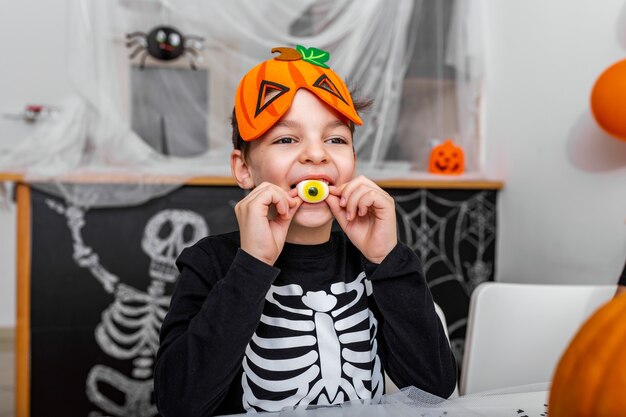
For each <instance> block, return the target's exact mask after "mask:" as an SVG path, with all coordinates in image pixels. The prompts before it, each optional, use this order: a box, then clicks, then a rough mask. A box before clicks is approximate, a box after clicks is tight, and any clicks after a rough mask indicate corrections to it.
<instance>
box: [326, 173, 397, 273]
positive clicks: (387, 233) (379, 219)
mask: <svg viewBox="0 0 626 417" xmlns="http://www.w3.org/2000/svg"><path fill="white" fill-rule="evenodd" d="M326 202H327V204H328V206H329V207H330V210H331V212H332V213H333V215H334V216H335V218H336V219H337V222H338V223H339V226H341V228H342V229H343V231H344V232H345V233H346V235H347V236H348V239H350V241H351V242H352V243H353V244H354V246H356V247H357V249H359V250H360V251H361V253H362V254H363V256H365V257H366V258H367V260H369V261H370V262H373V263H376V264H379V263H381V262H382V260H383V259H385V257H386V256H387V255H388V254H389V252H391V250H392V249H393V248H394V247H395V246H396V244H397V243H398V236H397V232H396V204H395V201H394V199H393V197H391V196H390V195H389V194H388V193H387V192H385V191H384V190H383V189H382V188H380V187H379V186H378V185H376V184H375V183H374V182H373V181H371V180H369V179H368V178H365V177H364V176H362V175H360V176H358V177H357V178H355V179H353V180H352V181H350V182H348V183H346V184H343V185H342V186H340V187H334V186H331V187H330V195H329V196H328V198H327V199H326Z"/></svg>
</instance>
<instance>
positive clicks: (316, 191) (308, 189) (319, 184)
mask: <svg viewBox="0 0 626 417" xmlns="http://www.w3.org/2000/svg"><path fill="white" fill-rule="evenodd" d="M297 187H298V195H299V196H300V198H301V199H302V200H304V201H305V202H306V203H321V202H322V201H324V200H326V197H328V184H327V183H326V182H324V181H320V180H304V181H301V182H299V183H298V185H297Z"/></svg>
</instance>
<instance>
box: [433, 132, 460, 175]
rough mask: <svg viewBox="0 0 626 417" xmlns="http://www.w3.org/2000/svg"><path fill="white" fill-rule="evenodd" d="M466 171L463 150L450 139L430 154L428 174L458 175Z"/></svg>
mask: <svg viewBox="0 0 626 417" xmlns="http://www.w3.org/2000/svg"><path fill="white" fill-rule="evenodd" d="M464 170H465V156H464V153H463V149H461V147H459V146H457V145H455V144H454V142H452V140H450V139H446V140H445V142H444V143H442V144H441V145H437V146H435V147H434V148H433V150H432V151H431V152H430V161H429V164H428V172H430V173H432V174H445V175H458V174H462V173H463V171H464Z"/></svg>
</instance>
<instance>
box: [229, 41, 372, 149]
mask: <svg viewBox="0 0 626 417" xmlns="http://www.w3.org/2000/svg"><path fill="white" fill-rule="evenodd" d="M296 48H297V50H296V49H293V48H287V47H280V48H274V49H272V53H275V52H280V55H278V56H276V57H274V58H273V59H270V60H267V61H264V62H262V63H260V64H259V65H257V66H256V67H254V68H252V69H251V70H250V71H248V73H247V74H246V75H244V77H243V78H242V79H241V81H240V82H239V86H238V87H237V92H236V93H235V116H236V117H237V126H238V128H239V133H240V135H241V138H242V139H243V140H244V141H246V142H249V141H251V140H254V139H257V138H258V137H259V136H261V135H262V134H263V133H265V132H266V131H267V130H268V129H269V128H271V127H272V126H273V125H274V124H275V123H276V122H277V121H278V120H280V118H281V117H282V116H283V115H284V114H285V113H286V112H287V110H289V107H291V103H292V101H293V98H294V96H295V95H296V92H297V91H298V90H299V89H300V88H306V89H307V90H309V91H311V92H312V93H314V94H315V95H316V96H317V97H319V98H320V99H321V100H322V101H323V102H324V103H326V104H328V105H329V106H331V107H332V108H333V109H335V110H337V111H338V112H339V113H340V114H342V115H343V116H345V117H346V118H348V119H349V120H351V121H352V122H354V123H356V124H358V125H362V124H363V122H362V121H361V118H360V117H359V115H358V114H357V112H356V109H355V108H354V104H353V102H352V97H351V96H350V92H349V90H348V87H347V86H346V84H345V83H344V82H343V80H342V79H341V78H340V77H339V76H338V75H337V74H336V73H335V72H334V71H333V70H332V69H330V68H329V67H328V65H326V64H325V62H326V61H327V60H328V58H330V54H329V53H328V52H326V51H322V50H320V49H316V48H308V49H307V48H304V47H303V46H300V45H298V46H297V47H296Z"/></svg>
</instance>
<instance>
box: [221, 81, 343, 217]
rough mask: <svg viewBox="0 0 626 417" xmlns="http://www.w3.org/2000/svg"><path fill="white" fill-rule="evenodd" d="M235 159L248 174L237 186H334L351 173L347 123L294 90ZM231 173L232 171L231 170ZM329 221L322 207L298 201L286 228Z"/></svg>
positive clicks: (308, 95)
mask: <svg viewBox="0 0 626 417" xmlns="http://www.w3.org/2000/svg"><path fill="white" fill-rule="evenodd" d="M237 152H239V151H234V153H237ZM239 161H240V164H241V165H244V166H242V167H241V169H242V170H243V171H242V172H244V173H245V175H247V176H248V181H241V180H240V178H241V177H239V178H237V179H238V182H239V184H240V185H241V186H242V187H243V188H254V187H255V186H257V185H259V184H261V183H262V182H264V181H267V182H271V183H273V184H276V185H278V186H280V187H281V188H283V189H284V190H290V189H291V188H293V187H294V186H295V185H296V184H297V183H298V182H300V181H302V180H305V179H311V178H314V179H322V180H325V181H327V182H328V183H329V185H335V186H340V185H342V184H344V183H346V182H348V181H350V180H351V179H352V178H353V177H354V174H355V154H354V150H353V147H352V133H351V132H350V128H349V127H348V125H347V120H346V119H345V118H344V117H343V116H341V115H340V114H339V113H338V112H337V111H335V110H334V109H332V108H331V107H329V106H328V105H326V104H325V103H323V102H322V101H321V100H319V99H318V98H317V97H316V96H315V95H314V94H313V93H311V92H309V91H307V90H305V89H300V90H298V92H297V93H296V95H295V97H294V99H293V102H292V104H291V107H290V108H289V110H288V111H287V113H285V115H284V116H283V117H282V118H281V119H280V120H279V121H278V122H277V123H276V124H275V125H274V126H272V128H271V129H269V130H268V131H267V132H266V133H265V134H263V135H262V136H261V137H260V138H258V139H256V140H253V141H252V142H250V147H249V149H248V154H247V157H246V160H245V161H243V159H242V158H239ZM233 172H235V173H236V172H237V170H236V169H235V168H233ZM235 175H236V176H238V175H237V174H235ZM332 220H333V215H332V213H331V212H330V209H329V207H328V205H327V204H326V203H323V202H322V203H317V204H309V203H303V204H302V206H300V208H299V209H298V211H297V213H296V215H295V217H294V219H293V220H292V224H293V223H295V224H296V225H298V226H301V227H305V228H317V227H322V226H328V225H330V223H331V222H332Z"/></svg>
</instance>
